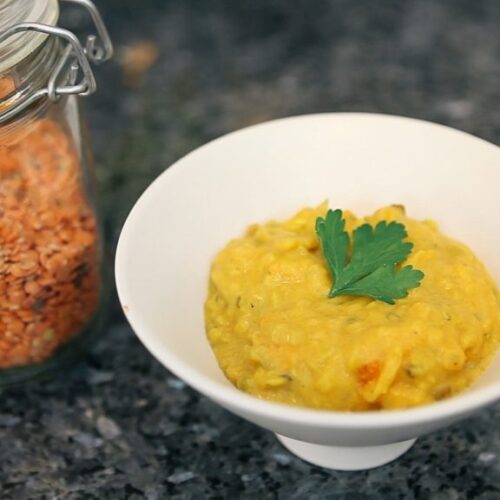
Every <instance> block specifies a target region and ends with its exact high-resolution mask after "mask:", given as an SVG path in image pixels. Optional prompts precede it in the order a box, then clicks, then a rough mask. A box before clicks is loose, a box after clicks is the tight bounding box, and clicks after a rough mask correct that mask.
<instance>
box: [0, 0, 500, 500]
mask: <svg viewBox="0 0 500 500" xmlns="http://www.w3.org/2000/svg"><path fill="white" fill-rule="evenodd" d="M98 3H99V5H100V7H101V9H102V11H103V14H104V15H105V18H106V20H107V23H108V25H109V28H110V31H111V34H112V36H113V39H114V41H115V43H116V47H117V57H116V58H115V60H114V62H113V63H111V64H109V65H107V66H105V67H102V68H100V69H99V70H98V80H99V92H98V94H97V95H96V96H94V97H92V98H90V99H89V100H88V102H87V109H88V111H89V119H90V124H91V130H92V135H93V141H94V145H95V151H96V158H97V164H98V168H97V173H98V178H99V180H100V184H101V188H102V195H103V196H102V200H103V205H104V211H105V222H106V230H107V234H108V241H109V244H110V245H109V248H110V254H111V252H112V250H113V246H114V243H115V242H116V239H117V236H118V233H119V228H120V226H121V224H122V222H123V220H124V217H125V215H126V213H127V212H128V210H129V209H130V207H131V204H132V203H133V201H134V200H135V199H136V197H137V196H138V195H139V194H140V193H141V192H142V190H143V189H144V188H145V187H146V185H147V184H148V183H149V182H150V181H151V180H152V179H153V178H154V177H155V176H156V175H157V174H159V173H160V172H161V171H162V170H163V169H164V168H165V167H166V166H168V165H169V164H171V163H172V162H173V161H174V160H175V159H177V158H179V157H180V156H182V155H183V154H185V153H187V152H188V151H190V150H191V149H193V148H195V147H196V146H198V145H200V144H202V143H204V142H206V141H207V140H209V139H212V138H214V137H216V136H219V135H221V134H223V133H225V132H228V131H231V130H233V129H236V128H240V127H243V126H245V125H248V124H251V123H256V122H260V121H264V120H268V119H272V118H276V117H282V116H287V115H293V114H300V113H310V112H320V111H352V110H361V111H375V112H385V113H394V114H402V115H409V116H415V117H419V118H424V119H429V120H433V121H438V122H441V123H445V124H448V125H451V126H454V127H458V128H461V129H463V130H466V131H468V132H472V133H473V134H476V135H479V136H481V137H484V138H486V139H488V140H491V141H493V142H498V141H499V139H500V111H499V110H500V64H499V60H500V31H499V26H500V2H499V1H498V0H484V1H482V0H474V1H472V0H454V1H446V0H418V1H405V0H403V1H401V0H380V1H378V2H373V1H356V2H354V1H350V0H332V1H327V0H312V1H309V0H296V1H293V2H291V1H289V0H253V1H247V2H245V1H237V2H235V1H231V0H227V1H222V0H213V1H210V2H209V1H205V2H204V1H201V0H189V1H188V0H186V1H182V2H180V1H175V2H174V1H173V0H170V1H166V0H142V1H141V2H136V1H134V0H101V1H100V2H98ZM78 20H79V16H78V15H76V14H74V15H73V14H71V15H68V16H67V22H68V23H69V24H70V25H71V23H76V22H78ZM144 40H146V41H149V42H151V43H152V44H154V47H156V49H157V50H158V53H159V57H158V60H157V62H156V64H154V65H153V66H152V67H151V68H150V70H149V71H148V72H147V73H146V74H145V75H144V79H143V80H142V81H139V82H135V83H136V85H135V86H132V87H131V82H130V81H129V79H125V80H124V77H123V66H124V64H125V63H124V61H126V60H127V54H129V55H130V46H132V47H133V46H135V44H137V43H138V42H141V41H144ZM127 47H129V49H128V50H127ZM154 47H153V49H154ZM150 49H151V47H150ZM153 51H154V50H153ZM132 83H133V82H132ZM499 418H500V406H498V405H497V406H496V407H493V408H490V409H488V410H485V411H483V412H481V413H479V414H477V415H476V416H474V417H473V418H471V419H469V420H467V421H465V422H462V423H460V424H458V425H455V426H453V427H450V428H447V429H446V430H443V431H441V432H437V433H435V434H432V435H430V436H427V437H423V438H421V439H419V440H418V442H417V444H416V445H415V446H414V447H413V448H412V449H411V450H410V451H409V452H408V453H407V454H406V455H404V456H403V457H402V458H401V459H399V460H398V461H396V462H395V463H393V464H390V465H387V466H384V467H382V468H379V469H375V470H372V471H368V472H358V473H341V472H331V471H328V470H323V469H320V468H317V467H313V466H310V465H308V464H306V463H303V462H301V461H300V460H298V459H296V458H294V457H293V456H291V455H290V454H289V453H287V452H286V451H285V450H284V449H283V448H282V447H281V446H280V445H279V444H278V442H277V441H276V440H275V438H274V437H273V435H272V434H270V433H269V432H265V431H263V430H261V429H259V428H257V427H255V426H253V425H251V424H249V423H247V422H245V421H243V420H241V419H239V418H237V417H235V416H233V415H231V414H229V413H227V412H226V411H224V410H222V409H221V408H220V407H218V406H216V405H215V404H213V403H211V402H210V401H208V400H207V399H205V398H203V397H200V396H199V395H198V394H197V393H195V392H194V391H192V390H191V389H189V388H188V387H186V386H185V385H184V384H183V383H182V382H181V381H179V380H178V379H176V378H175V377H173V376H172V375H170V374H169V373H168V372H166V371H165V370H164V369H163V368H162V367H161V366H160V365H159V364H158V363H157V362H156V361H155V360H154V359H153V358H152V357H151V356H150V355H149V354H148V353H147V352H146V351H145V350H144V348H143V347H142V346H141V344H140V343H139V342H138V340H136V338H135V337H134V335H133V334H132V332H131V330H130V328H129V327H128V326H127V325H126V323H125V321H124V319H123V316H122V315H121V313H120V310H119V307H118V303H117V301H116V299H115V298H113V302H112V306H111V308H110V322H109V326H108V327H107V328H106V329H105V330H103V331H102V332H100V336H98V341H96V342H95V343H94V344H93V346H92V347H91V348H90V351H89V353H88V354H87V355H86V356H84V357H83V359H82V361H81V362H80V363H78V364H77V365H76V366H75V367H74V368H73V369H71V370H69V371H66V372H65V373H64V374H61V375H60V376H59V377H58V378H55V379H54V380H51V381H46V382H40V383H34V384H31V385H28V386H25V387H22V388H12V389H8V390H3V391H1V392H0V491H1V495H0V496H1V498H6V499H7V498H8V499H10V498H13V499H23V500H24V499H38V498H44V499H45V498H46V499H59V498H70V499H80V498H82V499H88V498H90V499H92V498H99V499H107V498H110V499H121V498H130V499H135V498H137V499H138V498H147V499H149V500H154V499H160V498H167V497H168V498H174V499H175V498H192V499H204V498H224V499H225V498H228V499H236V498H243V499H244V498H248V499H254V498H262V499H264V498H266V499H267V498H279V499H287V500H288V499H322V498H328V499H393V498H394V499H395V498H403V499H418V498H422V499H436V500H437V499H439V500H445V499H461V498H477V499H482V500H493V499H500V427H499V426H498V424H497V422H498V420H499Z"/></svg>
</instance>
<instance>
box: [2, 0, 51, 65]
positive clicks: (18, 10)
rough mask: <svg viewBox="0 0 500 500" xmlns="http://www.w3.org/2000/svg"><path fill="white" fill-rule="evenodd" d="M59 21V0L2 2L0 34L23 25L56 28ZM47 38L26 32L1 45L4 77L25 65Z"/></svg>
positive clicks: (14, 0) (33, 32)
mask: <svg viewBox="0 0 500 500" xmlns="http://www.w3.org/2000/svg"><path fill="white" fill-rule="evenodd" d="M58 19H59V4H58V0H0V33H2V32H4V31H6V30H8V29H9V28H12V27H13V26H15V25H17V24H20V23H40V24H46V25H49V26H55V25H56V24H57V21H58ZM46 37H47V35H46V34H44V33H39V32H37V31H23V32H20V33H18V34H16V35H12V36H11V37H9V38H8V39H6V40H4V41H3V42H1V43H0V73H3V72H4V71H6V70H8V69H10V68H12V67H13V66H14V65H15V64H17V63H18V62H20V61H22V60H23V59H24V58H25V57H27V56H28V55H29V54H30V53H31V52H33V51H34V50H36V49H37V48H38V47H39V46H40V45H41V44H42V42H43V41H44V40H45V39H46Z"/></svg>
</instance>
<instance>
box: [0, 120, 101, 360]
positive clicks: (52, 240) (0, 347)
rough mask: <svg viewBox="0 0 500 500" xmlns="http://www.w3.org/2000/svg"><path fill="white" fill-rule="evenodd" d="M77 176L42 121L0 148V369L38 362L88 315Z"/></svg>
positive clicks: (90, 282)
mask: <svg viewBox="0 0 500 500" xmlns="http://www.w3.org/2000/svg"><path fill="white" fill-rule="evenodd" d="M81 177H82V172H81V165H80V161H79V157H78V154H77V152H76V151H75V149H74V147H73V143H72V141H71V140H70V138H69V135H68V134H67V131H65V130H64V128H63V126H62V125H61V124H60V123H57V122H56V121H54V120H53V119H51V118H50V117H48V116H47V117H43V118H41V119H38V120H37V121H35V122H32V123H30V124H29V125H28V126H27V127H25V128H24V129H23V130H22V135H21V134H20V135H19V137H18V138H17V139H16V140H10V141H9V142H8V143H7V142H5V141H0V368H11V367H16V366H21V365H27V364H31V363H37V362H40V361H43V360H45V359H46V358H48V357H49V356H51V354H53V353H54V351H55V350H56V349H57V348H58V347H59V346H60V345H61V344H63V343H65V342H66V341H68V340H69V339H71V338H73V337H74V336H75V335H76V334H78V333H79V332H80V331H81V329H82V328H83V327H84V326H85V325H86V323H88V322H89V319H91V317H92V315H93V313H94V311H95V309H96V306H97V303H98V298H99V284H100V276H99V248H98V236H97V230H96V219H95V215H94V213H93V210H92V208H91V207H90V205H89V203H88V201H87V198H86V193H85V192H84V189H83V184H82V178H81Z"/></svg>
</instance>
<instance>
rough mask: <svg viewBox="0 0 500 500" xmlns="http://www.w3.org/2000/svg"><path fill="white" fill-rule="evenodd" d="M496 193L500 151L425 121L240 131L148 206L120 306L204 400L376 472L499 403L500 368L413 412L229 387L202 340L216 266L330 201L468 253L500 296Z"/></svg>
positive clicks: (182, 164)
mask: <svg viewBox="0 0 500 500" xmlns="http://www.w3.org/2000/svg"><path fill="white" fill-rule="evenodd" d="M499 182H500V149H499V148H498V147H497V146H495V145H492V144H490V143H488V142H485V141H483V140H481V139H478V138H476V137H473V136H471V135H468V134H466V133H464V132H460V131H457V130H453V129H450V128H447V127H444V126H441V125H436V124H433V123H427V122H423V121H419V120H414V119H408V118H400V117H394V116H386V115H371V114H358V113H352V114H351V113H339V114H322V115H309V116H301V117H296V118H287V119H283V120H277V121H272V122H269V123H265V124H262V125H257V126H253V127H250V128H247V129H244V130H240V131H238V132H235V133H232V134H229V135H227V136H224V137H222V138H220V139H217V140H215V141H213V142H211V143H209V144H207V145H205V146H203V147H201V148H199V149H197V150H196V151H194V152H192V153H190V154H188V155H187V156H186V157H184V158H182V159H181V160H179V161H178V162H177V163H175V165H173V166H172V167H170V168H169V169H168V170H167V171H165V172H164V173H163V174H162V175H160V177H159V178H158V179H156V180H155V181H154V182H153V183H152V185H151V186H150V187H149V188H148V189H147V190H146V191H145V193H144V194H143V195H142V196H141V198H140V199H139V201H138V202H137V204H136V205H135V207H134V208H133V210H132V212H131V213H130V215H129V217H128V219H127V221H126V223H125V226H124V228H123V231H122V234H121V237H120V241H119V244H118V250H117V255H116V281H117V286H118V293H119V297H120V301H121V303H122V306H123V309H124V311H125V314H126V316H127V318H128V320H129V322H130V324H131V325H132V327H133V329H134V330H135V332H136V333H137V335H138V336H139V338H140V339H141V341H142V342H143V343H144V345H145V346H146V347H147V348H148V349H149V351H150V352H151V353H152V354H153V355H154V356H155V357H156V358H157V359H158V360H159V361H160V362H161V363H163V364H164V365H165V366H166V367H167V368H168V369H169V370H171V371H172V372H173V373H175V374H176V375H177V376H178V377H180V378H182V379H183V380H185V381H186V382H187V383H188V384H189V385H191V386H192V387H194V388H195V389H197V390H198V391H200V392H201V393H202V394H204V395H205V396H207V397H209V398H210V399H212V400H214V401H216V402H217V403H219V404H220V405H222V406H223V407H225V408H227V409H228V410H229V411H231V412H233V413H236V414H237V415H240V416H242V417H244V418H246V419H248V420H250V421H252V422H254V423H256V424H258V425H260V426H262V427H264V428H266V429H269V430H271V431H273V432H275V433H277V434H278V437H279V438H280V440H281V441H282V442H283V444H284V445H285V446H286V447H287V448H289V449H290V450H291V451H292V452H293V453H295V454H297V455H298V456H300V457H302V458H303V459H305V460H307V461H309V462H312V463H315V464H318V465H322V466H325V467H330V468H334V469H343V470H356V469H366V468H371V467H375V466H378V465H381V464H383V463H386V462H389V461H390V460H393V459H394V458H396V457H398V456H399V455H400V454H402V453H403V452H404V451H406V450H407V449H408V448H409V447H410V446H411V444H412V443H413V442H414V439H415V438H416V437H417V436H419V435H421V434H423V433H428V432H431V431H434V430H436V429H438V428H440V427H443V426H446V425H449V424H450V423H452V422H455V421H457V420H459V419H462V418H465V417H467V416H469V415H470V414H472V413H473V412H475V411H477V410H479V409H480V408H483V407H485V406H487V405H490V404H492V403H494V402H495V401H497V400H499V399H500V355H497V357H496V358H495V360H494V361H493V363H492V364H491V365H490V367H489V369H488V370H487V372H486V373H485V374H484V376H483V377H482V378H481V379H480V380H479V381H478V382H477V383H476V384H475V385H474V386H473V387H472V388H470V389H469V390H468V391H466V392H464V393H463V394H461V395H458V396H455V397H453V398H450V399H448V400H445V401H442V402H439V403H434V404H430V405H426V406H422V407H419V408H414V409H408V410H397V411H379V412H360V413H350V412H335V411H320V410H311V409H305V408H297V407H292V406H286V405H280V404H276V403H272V402H268V401H262V400H260V399H258V398H255V397H253V396H250V395H248V394H245V393H243V392H240V391H239V390H238V389H236V388H234V387H233V386H232V385H231V384H230V383H229V382H228V381H227V380H226V378H225V377H224V375H223V373H222V371H221V370H220V369H219V367H218V365H217V362H216V359H215V357H214V355H213V353H212V350H211V348H210V345H209V343H208V341H207V339H206V336H205V330H204V323H203V303H204V300H205V296H206V293H207V283H208V272H209V266H210V263H211V260H212V258H213V257H214V256H215V254H216V252H217V251H218V250H219V249H220V248H222V247H223V246H224V245H225V243H226V242H227V241H228V240H229V239H231V238H234V237H236V236H238V235H240V234H241V233H242V231H243V230H244V229H245V228H246V226H247V225H248V224H250V223H253V222H256V221H267V220H268V219H270V218H281V217H283V218H285V217H287V216H289V215H291V214H293V213H294V212H295V211H296V210H297V209H299V208H300V207H303V206H305V205H316V204H318V203H320V202H321V201H323V200H324V199H326V198H328V199H329V200H330V202H331V204H332V205H333V206H335V207H344V208H349V209H352V210H354V211H355V212H358V213H368V212H371V211H372V210H374V209H376V208H378V207H380V206H383V205H386V204H390V203H403V204H404V205H406V207H407V209H408V212H409V214H410V215H411V216H413V217H416V218H426V217H431V218H434V219H436V220H437V221H439V223H440V225H441V228H442V230H443V231H444V232H445V233H447V234H449V235H451V236H453V237H456V238H458V239H460V240H462V241H464V242H466V243H467V244H469V246H471V247H472V249H473V250H474V251H475V252H476V254H477V255H478V256H479V257H480V258H481V259H482V260H483V261H484V262H485V263H486V265H487V267H488V268H489V270H490V272H491V273H492V275H493V277H494V279H495V280H496V281H497V283H498V282H499V281H500V258H499V257H498V249H499V248H500V231H498V223H497V221H496V217H498V216H499V214H500V189H499Z"/></svg>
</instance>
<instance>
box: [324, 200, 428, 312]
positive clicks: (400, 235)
mask: <svg viewBox="0 0 500 500" xmlns="http://www.w3.org/2000/svg"><path fill="white" fill-rule="evenodd" d="M316 233H317V235H318V238H319V240H320V242H321V246H322V248H323V254H324V256H325V259H326V262H327V265H328V268H329V270H330V273H331V274H332V277H333V285H332V288H331V289H330V292H329V294H328V296H329V297H330V298H331V297H337V296H339V295H363V296H368V297H372V298H374V299H377V300H381V301H383V302H387V303H388V304H394V301H395V299H401V298H403V297H406V296H407V295H408V290H409V289H411V288H416V287H418V286H419V285H420V281H421V280H422V278H423V277H424V273H423V272H422V271H419V270H418V269H413V267H412V266H405V267H403V268H401V269H398V268H397V264H400V263H402V262H404V261H405V260H406V259H407V258H408V256H409V255H410V253H411V250H412V248H413V243H410V242H409V241H404V239H405V238H406V237H407V236H408V234H407V232H406V229H405V227H404V225H403V224H401V223H399V222H386V221H381V222H379V223H378V224H377V225H376V226H375V227H373V226H370V225H369V224H363V225H362V226H359V227H358V228H356V229H355V230H354V232H353V245H352V254H351V255H350V259H349V255H348V251H349V246H350V238H349V235H348V234H347V232H346V230H345V220H344V218H343V214H342V210H339V209H337V210H328V212H327V214H326V216H325V218H322V217H318V218H317V219H316Z"/></svg>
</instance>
